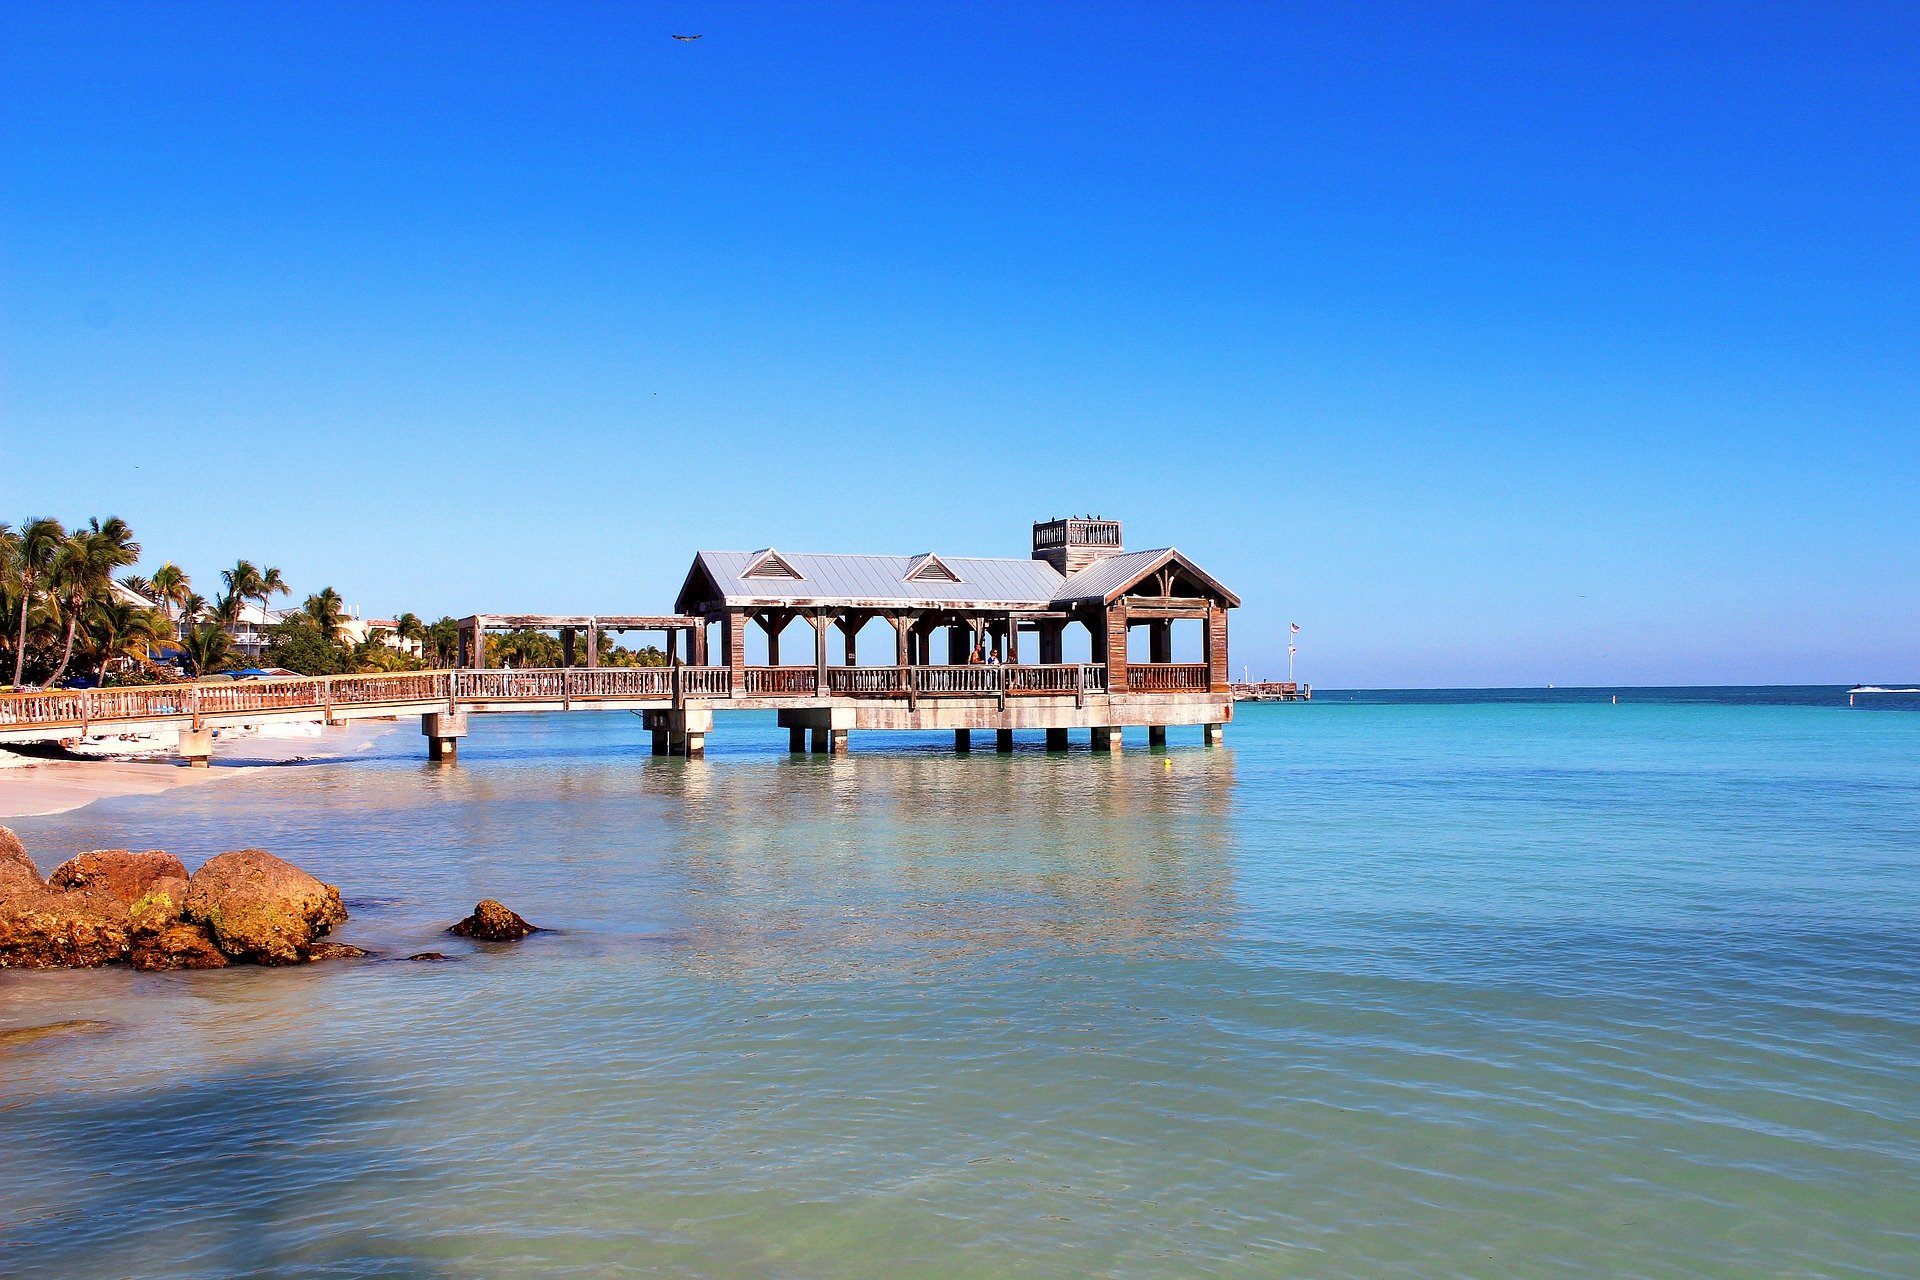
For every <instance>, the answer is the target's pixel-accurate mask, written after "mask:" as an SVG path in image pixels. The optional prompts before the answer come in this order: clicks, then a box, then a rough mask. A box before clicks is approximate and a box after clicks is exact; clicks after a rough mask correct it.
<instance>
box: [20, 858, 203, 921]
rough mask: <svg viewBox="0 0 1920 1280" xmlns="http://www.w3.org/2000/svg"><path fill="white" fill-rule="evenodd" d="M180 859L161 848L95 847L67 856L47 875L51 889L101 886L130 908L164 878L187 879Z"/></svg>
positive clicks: (104, 891)
mask: <svg viewBox="0 0 1920 1280" xmlns="http://www.w3.org/2000/svg"><path fill="white" fill-rule="evenodd" d="M186 879H187V869H186V867H185V866H184V865H183V864H182V863H181V861H180V859H178V858H176V857H174V856H173V855H172V854H170V853H163V852H161V851H160V850H159V849H148V850H147V851H146V852H145V853H132V852H129V851H128V850H126V849H95V850H94V851H93V852H91V853H83V854H81V855H80V856H78V857H76V858H68V859H67V860H66V861H65V862H63V863H61V864H60V865H59V866H57V867H55V868H54V869H53V874H52V875H50V876H48V877H47V887H48V888H49V889H98V890H100V891H101V892H103V893H109V894H112V895H113V896H114V897H116V898H118V899H120V901H122V902H124V903H126V904H127V905H128V906H129V907H131V906H132V905H133V904H134V903H136V902H138V901H140V899H142V898H144V897H146V896H147V893H148V891H149V890H150V889H152V888H153V887H154V886H155V885H156V884H158V883H160V882H161V881H164V880H178V881H180V882H181V883H182V884H184V883H185V882H186Z"/></svg>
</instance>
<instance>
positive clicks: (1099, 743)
mask: <svg viewBox="0 0 1920 1280" xmlns="http://www.w3.org/2000/svg"><path fill="white" fill-rule="evenodd" d="M1120 747H1121V738H1120V727H1119V726H1118V725H1108V726H1106V727H1104V728H1096V729H1095V730H1094V731H1093V749H1094V750H1095V751H1118V750H1120Z"/></svg>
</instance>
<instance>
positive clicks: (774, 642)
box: [757, 613, 786, 667]
mask: <svg viewBox="0 0 1920 1280" xmlns="http://www.w3.org/2000/svg"><path fill="white" fill-rule="evenodd" d="M757 621H758V622H759V623H760V629H761V630H762V631H764V632H766V633H767V665H768V666H770V667H777V666H779V665H780V633H781V632H782V631H784V630H786V624H785V623H782V624H780V625H779V626H777V627H776V626H775V625H774V624H773V619H772V617H771V616H770V615H768V614H764V613H763V614H761V615H760V616H759V618H758V619H757Z"/></svg>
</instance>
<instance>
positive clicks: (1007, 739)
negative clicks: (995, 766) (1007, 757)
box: [993, 729, 1013, 755]
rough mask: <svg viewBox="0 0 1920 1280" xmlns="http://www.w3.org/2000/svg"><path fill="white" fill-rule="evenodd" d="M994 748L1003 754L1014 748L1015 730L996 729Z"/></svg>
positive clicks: (994, 732)
mask: <svg viewBox="0 0 1920 1280" xmlns="http://www.w3.org/2000/svg"><path fill="white" fill-rule="evenodd" d="M993 749H994V750H995V751H998V752H1000V753H1001V754H1002V755H1004V754H1006V753H1007V752H1009V751H1011V750H1013V730H1011V729H995V730H994V731H993Z"/></svg>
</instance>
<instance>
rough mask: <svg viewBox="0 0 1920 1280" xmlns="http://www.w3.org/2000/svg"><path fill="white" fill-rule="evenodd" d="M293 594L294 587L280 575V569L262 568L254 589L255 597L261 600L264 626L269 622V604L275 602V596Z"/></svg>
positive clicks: (261, 617) (261, 620)
mask: <svg viewBox="0 0 1920 1280" xmlns="http://www.w3.org/2000/svg"><path fill="white" fill-rule="evenodd" d="M292 594H293V588H292V587H289V586H288V585H287V580H286V579H285V578H283V577H281V576H280V571H279V570H278V569H272V568H268V569H262V570H261V571H260V580H259V582H258V583H256V584H255V585H254V589H253V598H254V599H255V600H258V601H259V602H260V625H261V626H263V627H264V626H265V625H266V624H267V606H268V605H269V604H271V603H273V598H274V597H275V596H286V595H292Z"/></svg>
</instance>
